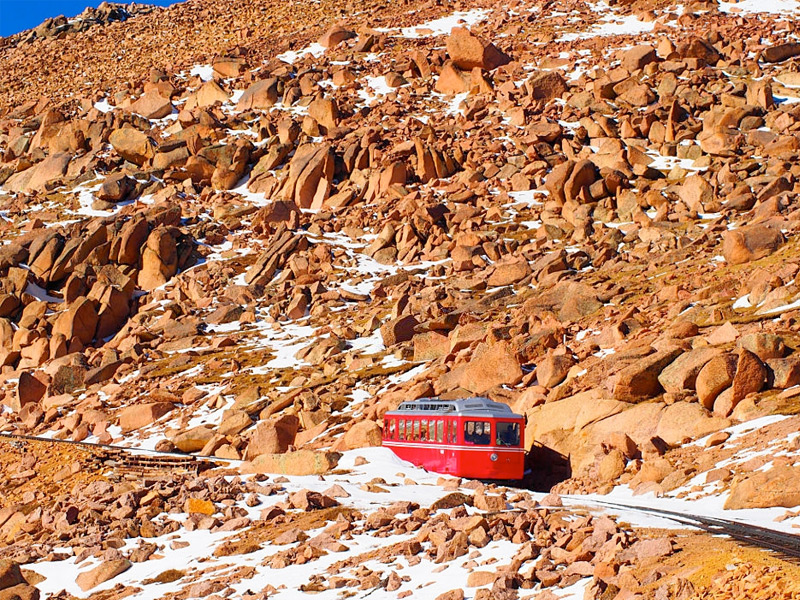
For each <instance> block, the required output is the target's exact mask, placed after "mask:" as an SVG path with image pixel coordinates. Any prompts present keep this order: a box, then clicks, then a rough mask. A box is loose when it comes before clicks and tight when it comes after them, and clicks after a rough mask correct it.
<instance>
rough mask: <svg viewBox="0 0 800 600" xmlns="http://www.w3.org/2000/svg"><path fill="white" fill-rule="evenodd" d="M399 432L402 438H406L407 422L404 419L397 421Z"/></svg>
mask: <svg viewBox="0 0 800 600" xmlns="http://www.w3.org/2000/svg"><path fill="white" fill-rule="evenodd" d="M397 432H398V434H399V435H398V437H399V438H400V439H401V440H404V439H406V422H405V421H403V419H400V420H398V421H397Z"/></svg>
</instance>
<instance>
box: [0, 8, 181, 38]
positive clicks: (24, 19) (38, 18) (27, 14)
mask: <svg viewBox="0 0 800 600" xmlns="http://www.w3.org/2000/svg"><path fill="white" fill-rule="evenodd" d="M101 3H102V0H0V37H6V36H9V35H13V34H15V33H19V32H20V31H24V30H26V29H31V28H33V27H36V26H37V25H38V24H39V23H41V22H42V21H44V20H45V19H47V18H48V17H57V16H58V15H64V16H65V17H74V16H75V15H77V14H80V13H82V12H83V9H84V8H86V7H87V6H99V5H100V4H101ZM175 3H176V0H143V1H142V2H141V4H158V5H159V6H168V5H170V4H175Z"/></svg>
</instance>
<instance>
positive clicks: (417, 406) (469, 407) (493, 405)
mask: <svg viewBox="0 0 800 600" xmlns="http://www.w3.org/2000/svg"><path fill="white" fill-rule="evenodd" d="M386 414H387V415H394V416H398V415H404V414H416V415H420V414H425V415H432V414H447V415H457V416H475V417H498V418H513V417H518V418H522V415H518V414H517V413H515V412H514V411H512V410H511V408H510V407H509V406H508V405H506V404H503V403H501V402H495V401H494V400H489V398H481V397H477V398H459V399H458V400H442V399H440V398H420V399H419V400H409V401H406V402H403V403H401V404H400V406H398V407H397V410H393V411H390V412H388V413H386Z"/></svg>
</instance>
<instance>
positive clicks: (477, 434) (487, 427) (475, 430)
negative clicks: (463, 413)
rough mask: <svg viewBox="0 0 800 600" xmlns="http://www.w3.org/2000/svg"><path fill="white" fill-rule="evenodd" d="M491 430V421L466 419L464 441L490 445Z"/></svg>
mask: <svg viewBox="0 0 800 600" xmlns="http://www.w3.org/2000/svg"><path fill="white" fill-rule="evenodd" d="M491 431H492V424H491V423H490V422H489V421H464V441H465V442H466V443H467V444H480V445H481V446H488V445H489V444H490V443H491V441H492V434H491Z"/></svg>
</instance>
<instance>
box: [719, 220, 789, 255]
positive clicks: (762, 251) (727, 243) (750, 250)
mask: <svg viewBox="0 0 800 600" xmlns="http://www.w3.org/2000/svg"><path fill="white" fill-rule="evenodd" d="M783 242H784V237H783V234H782V233H781V232H780V231H779V230H777V229H771V228H769V227H764V226H763V225H749V226H747V227H741V228H739V229H733V230H731V231H726V232H725V233H723V234H722V255H723V256H724V257H725V260H726V261H728V262H729V263H730V264H732V265H739V264H742V263H746V262H750V261H753V260H758V259H759V258H764V257H765V256H769V255H770V254H772V253H773V252H775V251H776V250H777V249H778V248H780V246H781V244H783Z"/></svg>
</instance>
